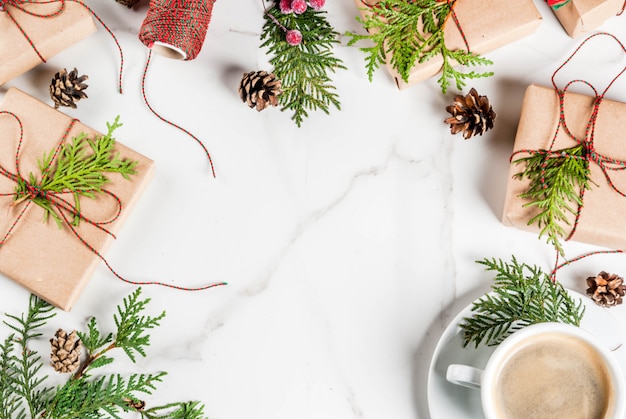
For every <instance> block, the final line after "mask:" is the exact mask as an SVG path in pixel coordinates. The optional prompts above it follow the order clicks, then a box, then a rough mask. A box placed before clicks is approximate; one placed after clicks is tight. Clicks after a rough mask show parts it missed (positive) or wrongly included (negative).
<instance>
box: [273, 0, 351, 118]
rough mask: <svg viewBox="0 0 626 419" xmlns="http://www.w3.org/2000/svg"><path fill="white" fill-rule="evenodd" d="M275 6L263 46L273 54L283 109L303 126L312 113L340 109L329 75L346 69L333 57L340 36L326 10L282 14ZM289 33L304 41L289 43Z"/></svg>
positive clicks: (275, 5) (309, 9) (274, 5)
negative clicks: (291, 32) (296, 33)
mask: <svg viewBox="0 0 626 419" xmlns="http://www.w3.org/2000/svg"><path fill="white" fill-rule="evenodd" d="M275 3H276V4H273V5H272V6H271V7H270V8H268V9H267V10H266V11H265V24H264V25H263V32H262V34H261V41H263V42H262V44H261V47H262V48H267V49H268V52H269V53H270V54H271V55H272V57H271V58H270V64H271V65H273V66H274V73H275V74H276V76H277V78H278V79H279V80H281V82H282V90H283V93H282V94H281V95H280V97H279V103H280V105H281V106H282V110H283V111H286V110H288V111H292V112H293V116H292V119H293V120H294V122H295V123H296V125H297V126H301V125H302V122H303V121H304V119H305V118H306V117H308V116H309V111H312V110H321V111H323V112H324V113H326V114H328V113H329V112H330V107H331V106H334V107H335V108H337V109H341V105H340V102H339V96H338V94H337V93H336V92H335V87H334V86H333V85H332V80H331V78H330V73H334V72H336V71H337V70H338V69H345V68H346V67H345V66H344V65H343V62H342V61H341V60H340V59H339V58H337V57H335V55H334V54H333V47H334V46H335V45H336V44H338V43H339V41H338V39H337V37H338V35H339V34H338V33H337V32H335V30H334V29H333V27H332V26H331V25H330V24H329V23H328V20H327V19H326V17H325V15H326V12H325V11H319V10H314V9H312V8H308V9H307V10H306V11H305V12H304V13H302V14H295V13H282V12H281V10H280V8H279V7H278V5H277V3H278V2H277V1H276V2H275ZM288 31H294V32H296V31H297V32H299V34H301V36H302V39H301V41H300V42H298V43H297V44H295V43H289V42H288V41H287V37H286V35H287V32H288Z"/></svg>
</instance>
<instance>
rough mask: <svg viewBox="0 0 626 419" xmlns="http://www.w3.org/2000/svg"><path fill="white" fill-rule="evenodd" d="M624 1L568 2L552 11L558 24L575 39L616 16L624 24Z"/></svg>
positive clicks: (625, 4) (581, 0) (594, 0)
mask: <svg viewBox="0 0 626 419" xmlns="http://www.w3.org/2000/svg"><path fill="white" fill-rule="evenodd" d="M624 6H626V1H624V0H569V1H568V2H567V3H566V4H564V5H563V6H561V7H559V8H558V9H555V10H554V14H555V15H556V17H557V19H558V20H559V22H561V25H562V26H563V28H564V29H565V31H566V32H567V33H568V35H569V36H571V37H572V38H577V37H579V36H582V35H584V34H588V33H589V32H591V31H593V30H595V29H597V28H598V27H599V26H601V25H602V24H603V23H604V22H606V21H607V20H609V19H610V18H613V17H615V16H618V15H624V16H623V17H622V18H623V19H624V20H625V22H624V24H626V14H625V13H624Z"/></svg>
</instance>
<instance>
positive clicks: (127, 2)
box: [115, 0, 139, 9]
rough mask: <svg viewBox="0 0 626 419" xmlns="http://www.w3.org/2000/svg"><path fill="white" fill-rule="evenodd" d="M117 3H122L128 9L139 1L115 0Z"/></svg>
mask: <svg viewBox="0 0 626 419" xmlns="http://www.w3.org/2000/svg"><path fill="white" fill-rule="evenodd" d="M115 1H116V2H118V3H119V4H122V5H124V6H126V7H128V8H129V9H130V8H132V7H133V6H134V5H135V4H137V3H139V0H115Z"/></svg>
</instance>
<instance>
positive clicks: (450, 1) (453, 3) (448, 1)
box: [361, 0, 471, 52]
mask: <svg viewBox="0 0 626 419" xmlns="http://www.w3.org/2000/svg"><path fill="white" fill-rule="evenodd" d="M433 1H435V3H444V2H445V3H446V4H447V5H449V6H450V13H448V15H447V16H446V19H445V20H444V22H443V23H442V24H441V29H442V30H443V29H444V28H445V26H446V23H447V22H448V19H449V18H452V20H453V21H454V24H455V25H456V27H457V29H458V30H459V33H460V34H461V38H463V43H464V44H465V48H466V51H467V52H471V50H470V45H469V42H468V41H467V37H466V36H465V32H464V31H463V27H462V26H461V22H460V21H459V18H458V16H457V14H456V11H455V10H454V7H455V6H456V3H457V0H433ZM361 4H363V5H364V6H365V7H367V8H369V9H372V10H375V9H376V7H379V6H378V3H376V4H374V5H371V4H368V3H367V2H366V1H365V0H361Z"/></svg>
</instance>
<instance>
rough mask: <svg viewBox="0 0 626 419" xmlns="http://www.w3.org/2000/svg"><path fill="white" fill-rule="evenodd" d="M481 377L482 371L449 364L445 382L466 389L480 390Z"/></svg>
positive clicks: (466, 366)
mask: <svg viewBox="0 0 626 419" xmlns="http://www.w3.org/2000/svg"><path fill="white" fill-rule="evenodd" d="M482 376H483V370H479V369H478V368H474V367H470V366H468V365H461V364H450V365H449V366H448V371H447V372H446V380H448V381H449V382H451V383H452V384H457V385H459V386H463V387H468V388H480V382H481V379H482Z"/></svg>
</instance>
